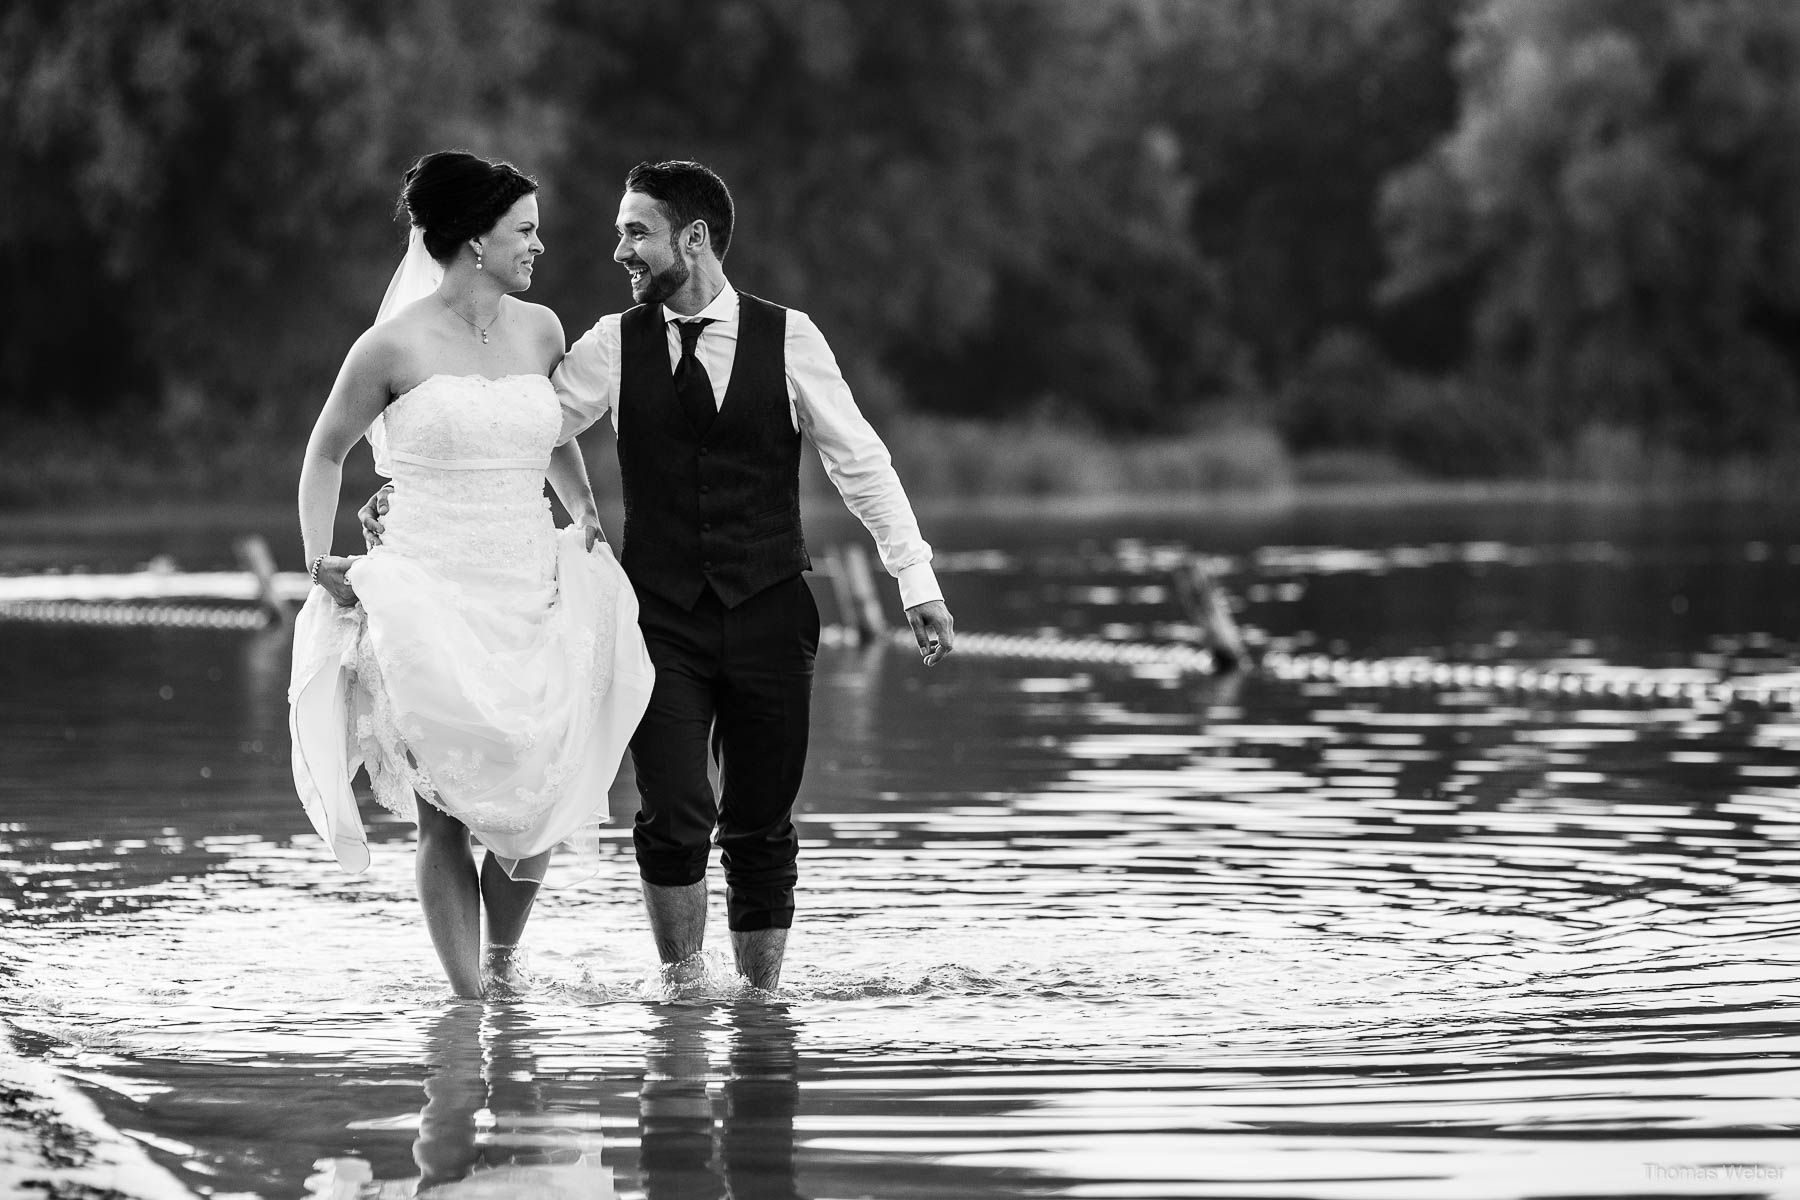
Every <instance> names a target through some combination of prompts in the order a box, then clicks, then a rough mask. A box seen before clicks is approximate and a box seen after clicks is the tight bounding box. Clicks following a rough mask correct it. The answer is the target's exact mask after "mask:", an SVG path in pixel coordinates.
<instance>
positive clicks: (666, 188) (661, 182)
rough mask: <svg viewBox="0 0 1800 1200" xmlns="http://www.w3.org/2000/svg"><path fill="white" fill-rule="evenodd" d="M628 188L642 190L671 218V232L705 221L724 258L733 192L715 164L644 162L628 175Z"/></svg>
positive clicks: (626, 186) (719, 254) (727, 242)
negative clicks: (706, 165)
mask: <svg viewBox="0 0 1800 1200" xmlns="http://www.w3.org/2000/svg"><path fill="white" fill-rule="evenodd" d="M625 190H626V191H628V192H642V193H643V194H644V195H646V196H648V197H650V198H651V199H652V200H654V201H656V202H657V203H658V204H660V205H662V207H663V212H664V213H665V214H666V215H667V216H668V218H669V225H670V232H671V233H675V232H679V231H680V230H683V229H686V228H687V227H688V226H689V225H691V224H693V223H694V222H695V221H705V222H706V230H707V232H708V233H709V234H710V235H711V236H712V248H713V253H714V254H716V255H718V256H719V257H720V258H721V259H722V258H724V257H725V251H726V250H728V249H730V247H731V218H732V213H733V209H732V206H731V192H730V190H729V189H727V188H726V186H725V181H724V180H723V179H720V178H719V177H718V176H717V175H716V174H714V173H713V171H712V170H711V168H709V167H704V166H702V165H700V164H699V163H697V162H687V161H685V160H675V161H672V162H658V163H653V162H641V163H639V164H638V165H637V166H635V167H633V168H631V173H630V174H629V175H627V176H625Z"/></svg>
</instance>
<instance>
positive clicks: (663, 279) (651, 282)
mask: <svg viewBox="0 0 1800 1200" xmlns="http://www.w3.org/2000/svg"><path fill="white" fill-rule="evenodd" d="M687 281H688V267H687V264H686V263H685V262H683V261H682V260H681V259H679V258H678V259H676V260H675V261H674V263H673V264H671V265H670V266H669V267H668V269H666V270H664V271H660V272H656V271H653V272H651V273H650V274H649V275H648V276H646V277H645V279H644V284H643V290H642V292H641V294H640V295H639V296H638V298H637V299H638V303H639V304H661V303H662V302H663V301H664V300H667V299H668V298H669V297H670V296H673V295H674V294H675V293H676V292H678V291H680V290H681V285H682V284H684V283H686V282H687Z"/></svg>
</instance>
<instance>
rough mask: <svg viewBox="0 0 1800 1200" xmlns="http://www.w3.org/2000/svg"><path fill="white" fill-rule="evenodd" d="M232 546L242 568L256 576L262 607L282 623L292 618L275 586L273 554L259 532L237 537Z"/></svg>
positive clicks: (286, 603)
mask: <svg viewBox="0 0 1800 1200" xmlns="http://www.w3.org/2000/svg"><path fill="white" fill-rule="evenodd" d="M232 548H233V549H234V550H236V551H237V557H238V562H240V563H242V564H243V567H244V570H246V571H248V572H250V573H251V574H252V575H254V576H256V586H257V590H258V593H259V594H258V597H257V600H258V602H259V603H260V604H261V605H262V607H263V608H264V609H266V610H268V612H269V613H270V614H271V615H272V616H273V617H274V618H275V619H276V620H277V621H279V622H281V624H283V625H286V624H287V623H288V622H289V621H291V620H293V613H292V612H291V611H290V610H289V608H288V602H287V601H286V600H285V599H283V598H282V596H281V593H280V592H279V591H277V590H276V588H275V556H274V555H273V554H270V553H269V543H267V542H265V541H264V540H263V539H262V535H261V534H256V533H253V534H251V535H249V536H248V537H241V538H239V539H238V540H237V541H236V542H234V543H233V544H232Z"/></svg>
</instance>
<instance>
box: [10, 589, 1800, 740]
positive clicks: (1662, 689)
mask: <svg viewBox="0 0 1800 1200" xmlns="http://www.w3.org/2000/svg"><path fill="white" fill-rule="evenodd" d="M73 578H77V579H79V578H80V577H78V576H77V577H73ZM0 621H24V622H35V623H41V624H66V625H88V626H104V627H109V628H134V627H135V628H144V627H162V628H181V629H219V630H241V631H255V630H262V629H268V628H270V627H271V626H272V625H275V624H276V620H275V617H274V615H273V613H271V611H270V610H269V609H268V608H267V607H266V606H263V605H257V604H247V603H246V604H231V603H225V604H219V603H196V602H194V601H193V600H191V599H190V600H188V601H187V602H185V603H184V602H181V601H178V600H168V601H158V600H155V599H149V600H148V601H147V602H146V600H144V599H138V598H133V599H114V600H108V599H26V598H17V597H15V598H4V599H0ZM819 640H820V642H821V644H823V645H826V646H832V647H840V646H856V645H860V644H865V642H866V641H867V639H866V638H865V637H864V636H863V635H862V633H861V632H860V631H859V630H858V629H857V628H856V627H854V626H848V625H841V624H830V625H826V626H825V627H823V628H822V629H821V631H820V639H819ZM888 640H889V641H890V642H891V644H892V645H893V646H895V647H900V648H904V649H907V650H913V649H914V646H915V643H914V641H913V636H912V632H911V630H910V629H907V628H904V627H902V628H899V629H894V630H891V631H890V637H889V639H888ZM956 652H957V654H958V655H961V656H965V657H971V658H995V659H1016V660H1036V661H1043V662H1064V663H1094V664H1107V663H1110V664H1117V665H1121V666H1156V667H1162V668H1165V669H1170V668H1172V669H1174V670H1177V671H1180V672H1182V673H1184V674H1195V675H1214V674H1217V673H1219V660H1218V659H1217V657H1216V656H1215V655H1214V653H1213V651H1212V650H1210V649H1209V648H1207V647H1205V646H1197V645H1189V644H1183V643H1179V642H1143V641H1114V640H1110V639H1106V638H1093V637H1065V636H1061V635H1058V634H1050V633H1037V634H1003V633H982V632H977V631H967V632H963V633H959V634H958V635H957V638H956ZM1247 657H1249V658H1250V660H1251V661H1252V662H1254V663H1255V664H1256V665H1257V666H1258V667H1259V668H1260V671H1261V673H1262V674H1263V675H1265V676H1267V677H1269V678H1272V679H1278V680H1282V681H1286V682H1294V683H1301V682H1307V681H1318V682H1330V683H1334V684H1337V685H1339V686H1342V687H1346V688H1368V689H1387V690H1407V689H1425V690H1451V689H1472V690H1478V691H1488V690H1491V691H1495V692H1499V693H1503V694H1512V695H1530V696H1538V697H1543V698H1546V699H1562V700H1580V699H1584V698H1585V699H1610V700H1618V701H1634V702H1640V703H1656V702H1662V703H1674V704H1683V705H1716V706H1731V705H1749V706H1755V707H1761V708H1775V709H1796V708H1800V672H1796V673H1783V674H1775V675H1765V676H1740V677H1737V678H1728V677H1722V676H1718V675H1715V674H1713V673H1711V672H1706V671H1699V670H1692V669H1665V670H1655V669H1645V668H1632V667H1594V668H1584V669H1579V670H1571V669H1566V668H1556V667H1533V666H1521V665H1517V664H1510V663H1449V662H1441V661H1438V660H1435V659H1430V658H1424V657H1418V656H1412V657H1397V658H1367V659H1363V658H1351V657H1348V656H1342V655H1328V654H1297V653H1289V652H1287V651H1278V650H1270V651H1267V652H1265V653H1263V654H1262V655H1260V657H1258V656H1255V655H1251V656H1247Z"/></svg>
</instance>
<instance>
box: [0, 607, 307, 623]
mask: <svg viewBox="0 0 1800 1200" xmlns="http://www.w3.org/2000/svg"><path fill="white" fill-rule="evenodd" d="M273 620H274V617H273V615H272V614H271V613H269V611H268V610H267V609H262V608H250V607H246V606H233V607H227V606H225V605H218V604H130V603H111V602H107V601H98V600H0V621H36V622H40V623H45V624H54V625H109V626H118V627H121V628H127V627H142V626H163V627H174V628H184V629H263V628H266V627H267V626H268V625H269V623H270V622H271V621H273Z"/></svg>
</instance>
